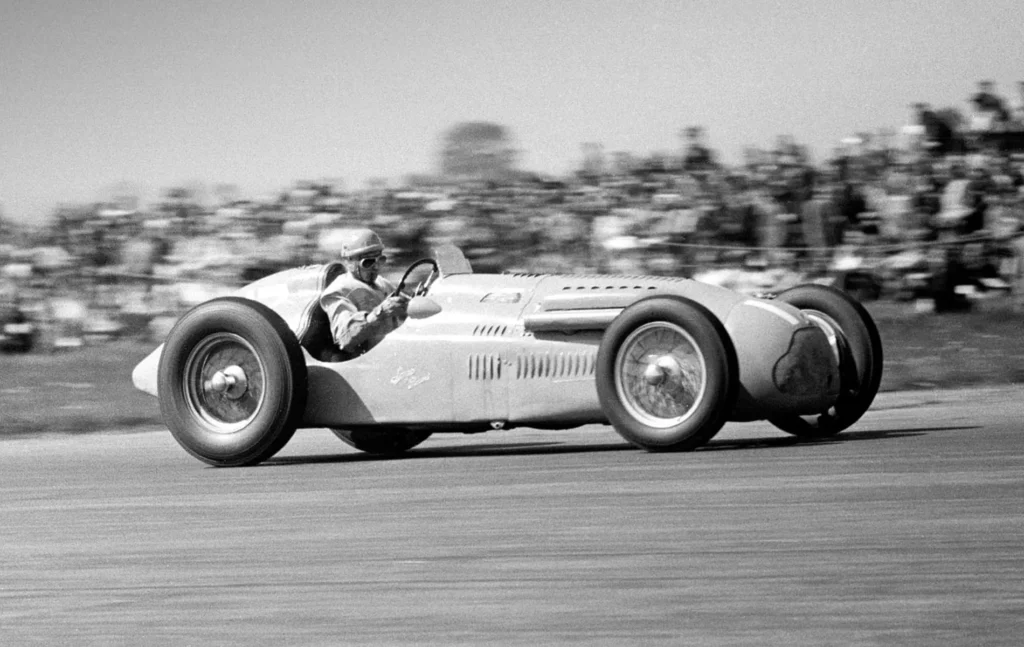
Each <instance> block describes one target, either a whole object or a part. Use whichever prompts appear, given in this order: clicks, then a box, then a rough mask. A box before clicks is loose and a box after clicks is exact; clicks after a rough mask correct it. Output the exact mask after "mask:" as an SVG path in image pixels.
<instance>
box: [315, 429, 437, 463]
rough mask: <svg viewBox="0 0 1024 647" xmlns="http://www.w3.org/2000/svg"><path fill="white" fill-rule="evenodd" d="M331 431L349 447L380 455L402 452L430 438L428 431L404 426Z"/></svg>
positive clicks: (392, 454) (394, 454) (393, 454)
mask: <svg viewBox="0 0 1024 647" xmlns="http://www.w3.org/2000/svg"><path fill="white" fill-rule="evenodd" d="M331 431H332V432H334V435H335V436H337V437H338V438H340V439H341V441H342V442H343V443H345V444H346V445H349V446H350V447H355V448H356V449H358V450H359V451H363V452H366V453H367V454H379V455H382V456H396V455H398V454H403V453H405V452H407V451H409V450H410V449H412V448H413V447H415V446H416V445H419V444H420V443H422V442H423V441H424V440H426V439H427V438H430V432H429V431H418V430H416V429H407V428H405V427H380V428H376V427H369V428H365V429H331Z"/></svg>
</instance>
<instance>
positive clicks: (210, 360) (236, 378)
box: [183, 333, 266, 434]
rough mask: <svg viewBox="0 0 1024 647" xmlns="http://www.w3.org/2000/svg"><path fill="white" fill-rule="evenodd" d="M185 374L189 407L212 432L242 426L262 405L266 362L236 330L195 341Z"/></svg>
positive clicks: (185, 387) (229, 430)
mask: <svg viewBox="0 0 1024 647" xmlns="http://www.w3.org/2000/svg"><path fill="white" fill-rule="evenodd" d="M183 373H184V375H183V380H184V382H183V387H184V393H185V398H186V401H187V403H188V407H189V410H190V411H191V412H192V415H193V416H195V417H196V418H198V419H199V420H201V421H202V422H203V423H204V424H205V425H206V427H207V428H209V429H210V430H211V431H213V432H216V433H224V434H228V433H233V432H236V431H238V430H239V429H242V428H243V427H245V426H246V425H247V424H249V422H251V421H252V419H253V418H255V417H256V414H257V413H258V412H259V410H260V407H261V406H262V404H263V397H264V391H265V387H266V384H265V375H266V372H265V370H264V367H263V363H262V362H261V361H260V358H259V355H257V353H256V349H255V348H253V347H252V344H250V343H249V342H248V341H246V340H245V339H243V338H242V337H241V336H239V335H236V334H234V333H214V334H212V335H209V336H207V337H206V338H204V339H203V340H202V341H200V342H199V343H198V344H196V346H195V348H193V349H192V352H191V353H189V356H188V358H187V359H186V360H185V370H184V372H183Z"/></svg>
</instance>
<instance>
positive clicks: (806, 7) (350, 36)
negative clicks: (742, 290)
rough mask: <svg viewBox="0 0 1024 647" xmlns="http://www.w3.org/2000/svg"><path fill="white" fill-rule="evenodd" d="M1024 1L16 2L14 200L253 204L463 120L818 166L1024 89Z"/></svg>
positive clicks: (415, 161)
mask: <svg viewBox="0 0 1024 647" xmlns="http://www.w3.org/2000/svg"><path fill="white" fill-rule="evenodd" d="M1020 6H1021V5H1020V0H975V1H973V2H964V1H963V0H904V1H896V0H893V1H889V0H838V1H833V0H806V1H803V0H775V1H770V0H761V1H758V0H708V1H704V0H664V1H661V0H645V1H640V0H633V1H630V0H579V1H572V0H551V1H546V0H514V1H512V2H498V1H495V0H484V1H479V2H474V1H469V0H407V1H397V0H295V1H294V2H286V1H283V0H244V1H235V0H220V1H217V2H214V1H201V0H194V1H189V2H168V1H166V0H0V156H2V159H0V205H2V207H3V209H4V212H5V213H6V215H7V216H8V217H12V218H16V219H21V220H38V219H40V218H42V217H44V216H45V215H46V214H48V213H49V212H50V211H51V210H52V208H53V206H54V205H55V204H57V203H58V202H61V201H94V200H97V199H100V198H101V197H102V195H103V192H104V191H106V190H107V189H108V188H109V187H110V186H111V185H113V184H116V183H118V182H123V181H130V182H133V183H135V184H137V185H139V186H140V187H142V188H143V189H144V190H146V191H150V192H152V193H153V194H154V195H155V193H156V191H157V189H159V188H161V187H166V186H170V185H174V184H181V183H183V182H189V181H193V180H200V181H203V182H205V183H207V184H208V185H213V184H216V183H234V184H237V185H239V186H240V187H241V189H242V190H243V192H245V193H247V194H250V195H254V194H257V193H261V192H267V191H273V190H277V189H280V188H283V187H285V186H288V185H289V184H291V183H292V181H294V180H297V179H317V178H323V177H341V178H344V179H345V181H346V185H347V186H349V187H351V188H357V187H360V186H362V185H363V183H364V182H365V180H366V179H367V178H370V177H377V176H381V177H388V178H393V179H395V180H397V179H400V178H401V176H402V175H404V174H407V173H410V172H427V171H430V170H433V169H435V168H436V156H437V149H438V141H439V138H440V136H441V134H442V133H443V132H444V130H445V129H447V128H448V127H450V126H451V125H452V124H454V123H456V122H458V121H463V120H487V121H494V122H497V123H500V124H503V125H505V126H507V127H508V128H509V129H510V131H511V133H512V135H513V136H514V138H515V143H516V145H517V146H518V148H520V149H521V150H522V151H523V157H522V164H521V166H523V167H524V168H528V169H532V170H538V171H543V172H552V173H562V172H566V171H568V170H570V169H572V168H574V167H575V165H576V164H577V162H578V160H579V159H580V157H581V154H580V144H581V143H582V142H589V141H596V142H601V143H603V144H604V146H605V148H606V150H608V151H614V150H626V151H631V152H634V153H638V154H646V153H649V152H652V151H656V150H660V151H674V150H676V149H677V148H678V147H679V139H678V132H679V130H680V129H681V128H682V127H684V126H686V125H690V124H702V125H704V126H706V128H707V130H708V139H709V142H710V143H711V144H712V146H713V147H714V148H716V149H718V150H719V151H721V153H722V154H723V155H724V156H725V157H726V159H727V160H736V159H738V158H739V154H740V152H741V150H742V148H743V146H744V145H748V144H753V145H768V144H770V143H771V142H772V141H774V138H775V136H776V135H778V134H780V133H790V134H793V135H795V136H796V138H797V139H798V140H799V141H801V142H802V143H806V144H808V145H810V146H811V148H812V150H813V151H814V152H815V153H816V154H817V155H818V156H819V157H820V156H822V155H825V154H827V152H828V151H829V150H831V148H832V147H833V146H834V145H835V143H836V142H837V141H838V140H839V139H841V138H842V137H844V136H846V135H848V134H850V133H852V132H855V131H857V130H865V129H869V130H870V129H875V128H878V127H887V126H888V127H899V126H900V125H902V124H903V123H905V122H906V120H907V118H908V115H909V110H908V104H910V103H911V102H914V101H928V102H931V103H933V104H935V105H938V106H945V105H952V106H957V107H961V108H965V107H966V99H967V97H968V96H969V95H970V94H971V92H972V91H973V90H974V87H975V84H976V82H977V81H978V80H979V79H982V78H991V79H994V80H995V81H996V82H997V83H998V86H999V89H1000V90H1001V91H1002V92H1003V93H1004V94H1009V93H1010V92H1011V91H1013V90H1014V85H1015V84H1016V82H1017V81H1018V80H1024V67H1021V61H1024V38H1022V24H1024V23H1022V16H1021V10H1020Z"/></svg>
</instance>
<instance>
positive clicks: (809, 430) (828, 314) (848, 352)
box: [770, 285, 883, 438]
mask: <svg viewBox="0 0 1024 647" xmlns="http://www.w3.org/2000/svg"><path fill="white" fill-rule="evenodd" d="M775 300H776V301H781V302H783V303H788V304H789V305H792V306H795V307H797V308H799V309H800V310H802V311H803V312H804V314H805V315H808V316H809V317H810V318H811V320H812V321H814V323H816V324H817V325H819V326H821V327H822V328H823V329H824V330H825V332H826V334H827V335H829V338H830V339H834V340H835V346H834V350H835V351H836V353H837V354H838V356H839V374H840V385H839V399H838V400H837V401H836V404H835V405H834V406H833V407H831V408H830V409H829V410H828V411H826V412H823V413H821V414H820V415H816V416H803V417H801V416H782V417H778V418H771V419H770V422H771V423H772V424H773V425H775V426H776V427H778V428H779V429H780V430H782V431H784V432H786V433H788V434H792V435H794V436H797V437H799V438H827V437H830V436H834V435H836V434H838V433H839V432H841V431H843V430H844V429H847V428H849V427H850V425H852V424H854V423H855V422H857V421H858V420H860V418H861V416H863V415H864V413H865V412H866V411H867V410H868V408H869V407H870V406H871V403H872V402H873V401H874V399H875V395H877V394H878V387H879V385H880V384H881V382H882V363H883V357H882V339H881V337H880V336H879V334H878V328H877V327H876V326H875V322H874V320H872V318H871V315H870V314H868V311H867V310H865V309H864V306H862V305H861V304H860V303H859V302H858V301H857V300H856V299H854V298H853V297H851V296H850V295H848V294H846V293H845V292H843V291H841V290H837V289H835V288H831V287H826V286H823V285H799V286H797V287H794V288H791V289H789V290H786V291H785V292H782V293H781V294H779V295H778V296H777V297H775Z"/></svg>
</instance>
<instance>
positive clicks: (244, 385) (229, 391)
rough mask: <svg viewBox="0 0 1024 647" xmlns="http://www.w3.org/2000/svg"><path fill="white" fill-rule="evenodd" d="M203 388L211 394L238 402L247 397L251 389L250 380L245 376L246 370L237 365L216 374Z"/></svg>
mask: <svg viewBox="0 0 1024 647" xmlns="http://www.w3.org/2000/svg"><path fill="white" fill-rule="evenodd" d="M203 388H205V389H206V391H207V392H209V393H216V394H219V395H223V396H224V397H226V398H228V399H229V400H237V399H238V398H240V397H242V396H243V395H245V392H246V390H247V389H248V388H249V380H248V378H247V377H246V376H245V369H243V368H242V367H241V366H238V365H237V364H235V365H232V366H228V367H226V368H224V369H223V370H220V371H217V372H216V373H214V374H213V376H212V377H211V378H210V379H209V380H207V381H206V382H205V383H204V384H203Z"/></svg>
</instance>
